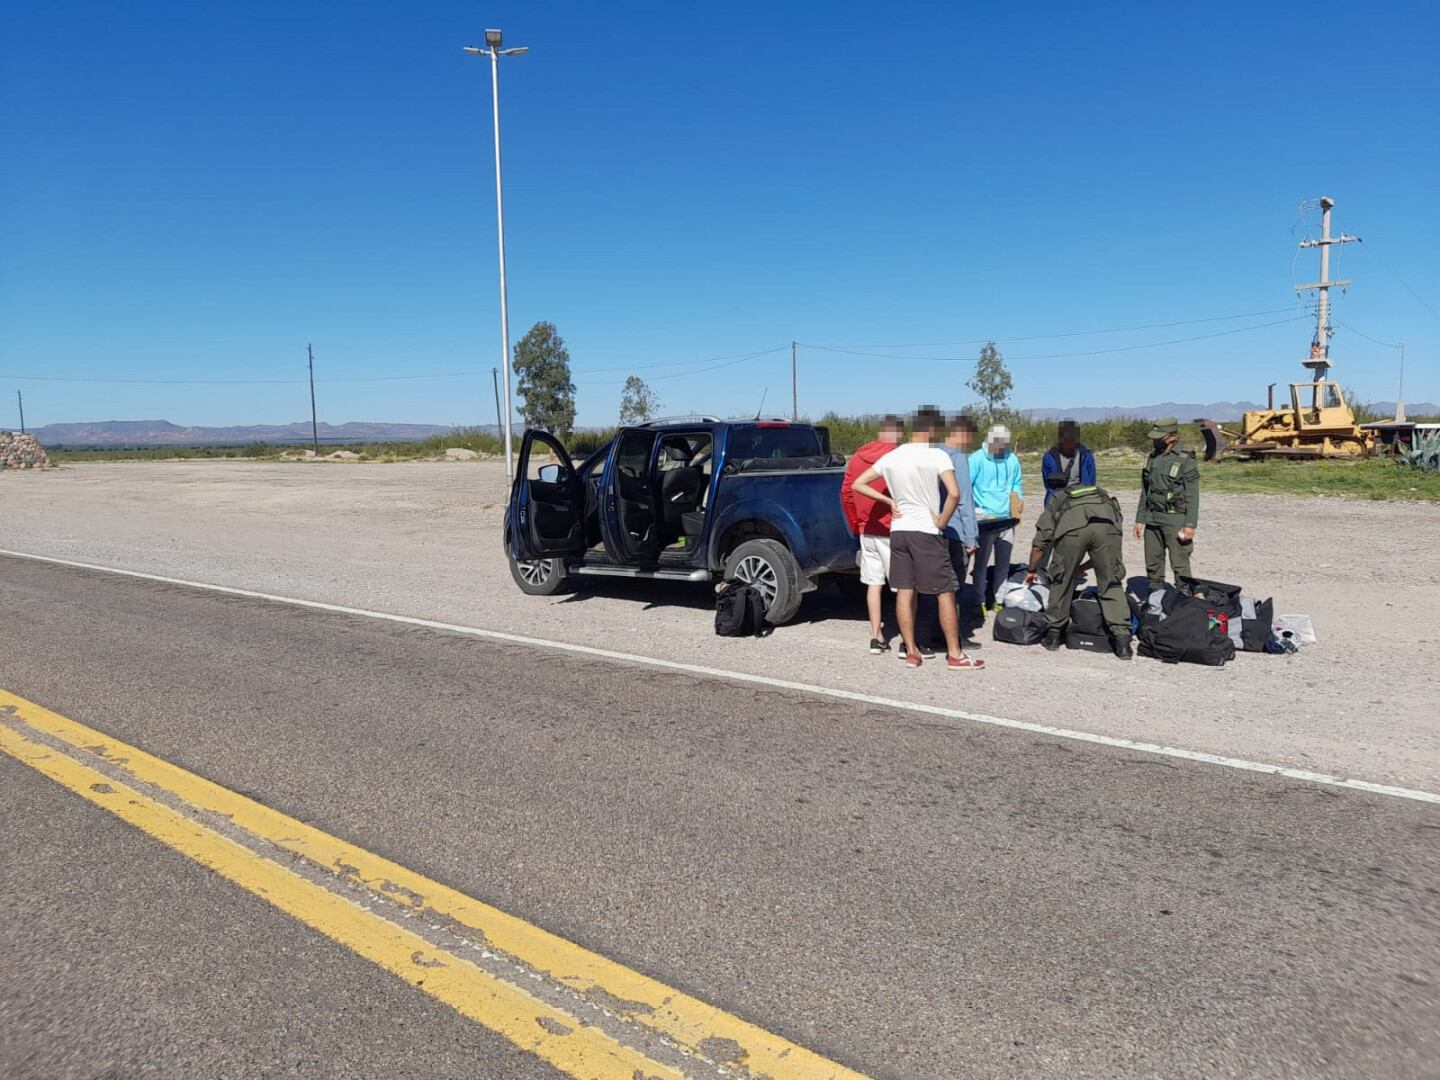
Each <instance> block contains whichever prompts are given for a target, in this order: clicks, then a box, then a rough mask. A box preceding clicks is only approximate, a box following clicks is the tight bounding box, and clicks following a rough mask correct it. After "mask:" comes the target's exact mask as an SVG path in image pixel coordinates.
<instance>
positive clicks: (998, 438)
mask: <svg viewBox="0 0 1440 1080" xmlns="http://www.w3.org/2000/svg"><path fill="white" fill-rule="evenodd" d="M993 442H1001V443H1006V444H1007V445H1008V444H1009V442H1010V429H1009V428H1007V427H1006V426H1005V425H1004V424H996V425H995V426H994V427H992V428H991V429H990V430H989V431H987V432H986V433H985V445H986V446H989V445H990V444H991V443H993Z"/></svg>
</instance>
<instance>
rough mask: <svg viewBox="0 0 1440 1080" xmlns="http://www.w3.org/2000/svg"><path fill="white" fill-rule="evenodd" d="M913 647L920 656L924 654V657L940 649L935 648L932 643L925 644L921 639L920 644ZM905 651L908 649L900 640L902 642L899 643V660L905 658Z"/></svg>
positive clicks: (930, 655) (932, 654)
mask: <svg viewBox="0 0 1440 1080" xmlns="http://www.w3.org/2000/svg"><path fill="white" fill-rule="evenodd" d="M915 648H916V650H917V651H918V652H919V654H920V655H921V656H924V657H926V658H927V659H928V658H929V657H932V656H934V655H935V654H936V653H937V652H939V651H940V650H938V649H937V648H935V646H934V645H928V644H926V643H925V642H923V641H922V642H921V643H920V644H918V645H916V646H915ZM907 651H908V650H906V648H905V643H904V642H903V641H902V642H901V643H900V659H901V660H904V659H905V657H906V654H907Z"/></svg>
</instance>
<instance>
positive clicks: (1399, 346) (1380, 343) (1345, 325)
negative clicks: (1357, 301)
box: [1336, 319, 1403, 349]
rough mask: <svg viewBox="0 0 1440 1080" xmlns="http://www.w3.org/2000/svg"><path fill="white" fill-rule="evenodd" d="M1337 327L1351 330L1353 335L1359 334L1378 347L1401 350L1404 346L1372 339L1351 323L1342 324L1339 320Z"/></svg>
mask: <svg viewBox="0 0 1440 1080" xmlns="http://www.w3.org/2000/svg"><path fill="white" fill-rule="evenodd" d="M1336 325H1337V326H1343V327H1344V328H1345V329H1346V330H1349V331H1350V332H1351V333H1352V334H1359V335H1360V336H1361V337H1363V338H1364V339H1365V340H1366V341H1371V342H1374V343H1375V344H1376V345H1383V346H1385V348H1387V349H1399V348H1403V345H1402V344H1401V343H1397V342H1394V341H1381V340H1380V339H1379V338H1373V337H1371V336H1370V335H1369V334H1367V333H1365V331H1364V330H1358V329H1356V328H1355V327H1353V326H1351V325H1350V324H1349V323H1346V322H1340V321H1339V320H1338V319H1337V320H1336Z"/></svg>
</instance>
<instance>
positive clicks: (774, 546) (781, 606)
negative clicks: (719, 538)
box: [725, 540, 804, 626]
mask: <svg viewBox="0 0 1440 1080" xmlns="http://www.w3.org/2000/svg"><path fill="white" fill-rule="evenodd" d="M725 580H726V581H739V582H743V583H744V584H746V585H753V586H755V588H757V589H759V590H760V593H761V595H762V596H764V597H765V618H766V620H767V621H768V622H769V623H770V624H771V625H772V626H781V625H783V624H784V623H787V622H789V621H790V620H791V619H793V618H794V617H795V613H796V612H797V611H799V610H800V601H801V600H802V599H803V598H804V594H803V593H802V592H801V591H800V582H801V574H800V566H799V564H798V563H796V562H795V556H794V555H792V554H790V549H789V548H787V547H786V546H785V545H784V544H782V543H780V541H778V540H746V541H745V543H743V544H741V545H740V546H739V547H737V548H736V549H735V550H734V551H732V552H731V553H730V555H729V557H728V558H727V559H726V560H725Z"/></svg>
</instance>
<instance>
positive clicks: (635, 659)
mask: <svg viewBox="0 0 1440 1080" xmlns="http://www.w3.org/2000/svg"><path fill="white" fill-rule="evenodd" d="M0 555H8V556H10V557H12V558H16V559H29V560H30V561H32V562H41V563H50V564H53V565H55V566H69V567H72V568H74V569H76V570H94V571H98V572H100V573H104V574H118V575H120V576H122V577H131V578H140V579H141V580H143V581H158V582H161V583H162V584H165V585H180V586H183V587H185V588H189V589H204V590H206V591H208V592H215V593H224V594H225V595H227V596H243V597H246V598H248V599H251V600H268V601H270V602H272V603H276V604H289V605H291V606H292V607H302V608H310V609H312V610H315V611H330V612H334V613H336V614H339V615H358V616H361V617H362V618H366V619H378V620H381V621H382V622H392V623H402V624H404V625H406V626H423V627H426V628H428V629H430V630H444V631H447V632H449V633H452V634H467V635H469V636H470V637H478V638H486V639H488V640H491V641H505V642H510V643H511V644H515V645H530V646H534V647H537V648H542V649H555V650H557V651H560V652H568V653H577V654H579V655H581V656H597V657H601V658H602V659H605V660H618V661H622V662H624V663H627V664H643V665H645V666H646V667H652V668H663V669H665V670H668V671H683V672H686V673H688V674H691V675H704V676H706V677H708V678H714V679H728V680H730V681H732V682H743V683H753V684H755V685H759V686H769V687H774V688H777V689H780V690H793V691H796V692H797V693H802V694H813V695H817V696H820V697H827V698H837V699H839V700H841V701H854V702H860V703H862V704H865V705H878V706H880V707H882V708H886V709H898V710H901V711H903V712H918V713H928V714H929V715H931V716H943V717H945V718H947V719H950V720H965V721H969V722H971V723H975V724H989V725H991V726H993V727H1002V728H1011V729H1013V730H1015V731H1028V732H1030V733H1031V734H1034V735H1048V736H1050V737H1052V738H1057V739H1072V740H1074V741H1076V742H1087V743H1094V744H1096V745H1098V746H1111V747H1116V748H1118V749H1121V750H1134V751H1137V752H1139V753H1142V754H1157V755H1160V756H1161V757H1170V758H1179V759H1180V760H1182V761H1195V762H1199V763H1201V764H1204V765H1219V766H1222V767H1223V768H1227V769H1241V770H1244V771H1245V772H1257V773H1268V774H1269V775H1271V776H1283V777H1285V778H1286V779H1288V780H1303V781H1305V782H1306V783H1311V784H1324V785H1326V786H1328V787H1339V788H1350V789H1351V790H1354V791H1366V792H1369V793H1370V794H1372V795H1388V796H1390V797H1392V798H1396V799H1411V800H1414V801H1415V802H1425V803H1435V804H1440V794H1436V793H1435V792H1431V791H1419V790H1416V789H1415V788H1403V787H1395V786H1394V785H1391V784H1377V783H1375V782H1373V781H1370V780H1356V779H1353V778H1351V777H1345V776H1335V775H1332V774H1330V773H1320V772H1311V771H1309V770H1308V769H1292V768H1290V767H1288V766H1285V765H1267V764H1266V763H1265V762H1263V761H1247V760H1245V759H1244V758H1233V757H1225V756H1224V755H1221V754H1206V753H1203V752H1201V751H1199V750H1185V749H1183V748H1181V747H1177V746H1162V745H1160V744H1159V743H1147V742H1137V741H1135V740H1134V739H1121V738H1117V737H1115V736H1113V735H1096V734H1094V733H1092V732H1089V731H1074V730H1072V729H1070V728H1059V727H1050V726H1049V725H1048V724H1033V723H1030V722H1029V721H1026V720H1007V719H1006V718H1004V717H1003V716H987V715H985V714H984V713H972V712H966V711H965V710H963V709H948V708H945V707H944V706H942V705H924V704H921V703H919V702H915V701H900V700H898V699H896V698H885V697H878V696H876V695H874V694H862V693H859V692H857V691H854V690H841V689H837V688H835V687H829V686H813V685H811V684H810V683H802V682H792V681H791V680H789V679H774V678H771V677H770V676H768V675H750V674H747V673H745V672H743V671H727V670H725V669H724V668H712V667H705V666H704V665H702V664H686V663H682V662H681V661H678V660H661V659H659V658H657V657H653V656H639V655H637V654H635V653H624V652H617V651H616V650H614V649H597V648H595V647H594V646H591V645H573V644H571V643H570V642H567V641H551V640H549V639H547V638H535V637H526V636H525V635H523V634H509V633H506V632H504V631H503V630H482V629H480V628H479V627H477V626H461V625H459V624H457V623H445V622H437V621H435V620H434V619H421V618H417V617H415V616H413V615H394V614H391V613H390V612H386V611H370V610H368V609H366V608H354V607H346V606H345V605H343V604H327V603H325V602H323V601H320V600H301V599H299V598H298V597H294V596H276V595H274V594H273V593H263V592H256V591H254V590H253V589H237V588H233V587H231V586H229V585H214V584H211V583H210V582H208V581H186V580H185V579H184V578H172V577H163V576H162V575H160V574H146V573H142V572H140V571H139V570H122V569H120V568H119V567H116V566H97V565H95V564H94V563H83V562H75V561H73V560H71V559H57V558H53V557H52V556H49V555H32V554H30V553H29V552H26V551H7V550H5V549H3V548H0Z"/></svg>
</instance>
